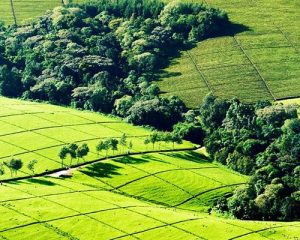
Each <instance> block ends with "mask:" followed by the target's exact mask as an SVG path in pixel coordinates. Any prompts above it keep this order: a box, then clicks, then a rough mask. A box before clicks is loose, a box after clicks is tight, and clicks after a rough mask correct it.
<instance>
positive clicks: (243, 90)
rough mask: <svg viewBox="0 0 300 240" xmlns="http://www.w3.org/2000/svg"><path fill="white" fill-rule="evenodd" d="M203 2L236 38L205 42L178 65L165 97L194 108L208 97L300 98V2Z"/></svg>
mask: <svg viewBox="0 0 300 240" xmlns="http://www.w3.org/2000/svg"><path fill="white" fill-rule="evenodd" d="M167 1H168V0H167ZM194 2H202V1H201V0H198V1H194ZM204 2H206V3H207V4H209V5H211V6H215V7H218V8H220V9H223V10H225V11H227V12H228V14H229V17H230V19H231V21H232V22H233V23H235V24H240V26H237V27H235V29H236V32H235V34H234V35H233V36H225V37H218V38H214V39H208V40H205V41H203V42H200V43H199V44H197V46H196V47H195V48H193V49H191V50H190V51H185V52H182V56H181V57H180V58H177V59H174V60H173V61H172V63H171V65H170V66H169V67H168V68H167V69H165V71H164V73H163V74H162V81H160V82H159V86H160V88H161V91H162V92H163V93H164V94H165V95H178V96H179V97H181V98H182V99H183V100H184V101H185V102H186V104H187V106H188V107H191V108H196V107H198V106H199V105H200V103H201V101H202V98H203V97H204V96H205V95H206V94H207V93H208V92H213V93H214V94H215V95H217V96H220V97H224V98H232V97H238V98H240V99H242V100H244V101H246V102H253V101H255V100H259V99H270V100H274V99H282V98H289V97H296V96H299V94H300V66H299V61H300V55H299V50H300V27H299V23H298V20H299V17H300V11H299V9H300V2H299V1H297V0H291V1H282V0H274V1H269V0H259V1H254V0H249V1H247V0H239V1H232V0H230V1H222V0H206V1H204Z"/></svg>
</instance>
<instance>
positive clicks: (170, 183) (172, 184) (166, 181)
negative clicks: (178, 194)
mask: <svg viewBox="0 0 300 240" xmlns="http://www.w3.org/2000/svg"><path fill="white" fill-rule="evenodd" d="M126 165H128V166H130V167H132V168H134V169H137V170H140V171H142V172H144V173H147V174H151V173H150V172H148V171H145V170H143V169H140V168H138V167H135V166H132V165H129V164H126ZM152 176H153V177H155V178H157V179H160V180H161V181H163V182H165V183H167V184H169V185H171V186H173V187H175V188H178V189H180V190H181V191H183V192H185V193H186V194H188V195H190V196H193V194H192V193H190V192H188V191H186V190H185V189H183V188H182V187H180V186H177V185H176V184H174V183H172V182H170V181H168V180H166V179H164V178H161V177H159V176H156V175H152Z"/></svg>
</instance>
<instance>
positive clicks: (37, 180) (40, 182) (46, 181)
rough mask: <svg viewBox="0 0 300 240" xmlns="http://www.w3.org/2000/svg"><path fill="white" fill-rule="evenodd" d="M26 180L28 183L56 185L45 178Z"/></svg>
mask: <svg viewBox="0 0 300 240" xmlns="http://www.w3.org/2000/svg"><path fill="white" fill-rule="evenodd" d="M27 181H28V182H30V183H34V184H40V185H45V186H55V185H56V184H55V183H54V182H51V181H49V180H46V179H38V178H30V179H28V180H27Z"/></svg>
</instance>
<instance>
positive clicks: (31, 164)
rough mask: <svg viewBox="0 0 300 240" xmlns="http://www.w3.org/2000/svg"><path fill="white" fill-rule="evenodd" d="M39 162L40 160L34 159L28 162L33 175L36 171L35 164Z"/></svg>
mask: <svg viewBox="0 0 300 240" xmlns="http://www.w3.org/2000/svg"><path fill="white" fill-rule="evenodd" d="M37 163H38V160H36V159H33V160H31V161H30V162H29V163H28V164H27V168H28V170H29V171H31V172H32V175H34V171H35V165H36V164H37Z"/></svg>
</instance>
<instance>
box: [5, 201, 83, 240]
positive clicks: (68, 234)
mask: <svg viewBox="0 0 300 240" xmlns="http://www.w3.org/2000/svg"><path fill="white" fill-rule="evenodd" d="M2 206H3V207H5V208H7V209H9V210H11V211H14V212H16V213H18V214H20V215H23V216H25V217H27V218H30V219H33V220H34V221H36V222H37V223H40V224H42V225H43V226H44V227H45V228H47V229H49V230H51V231H53V232H55V233H57V234H58V235H60V236H63V237H65V236H67V237H68V238H69V239H71V240H79V239H78V238H75V237H73V236H72V235H71V234H70V233H68V232H65V231H63V230H61V229H60V228H56V229H54V228H53V226H52V225H50V224H46V223H42V222H41V221H39V220H38V219H37V218H35V217H32V216H30V215H28V214H26V213H23V212H20V211H18V210H17V209H15V208H12V207H10V206H8V205H5V204H4V205H2Z"/></svg>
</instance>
